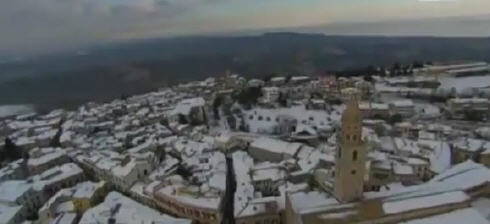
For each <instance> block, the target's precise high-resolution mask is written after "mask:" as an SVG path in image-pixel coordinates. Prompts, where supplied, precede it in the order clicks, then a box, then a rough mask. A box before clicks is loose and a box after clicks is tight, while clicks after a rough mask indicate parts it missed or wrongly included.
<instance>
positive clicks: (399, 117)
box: [389, 114, 403, 124]
mask: <svg viewBox="0 0 490 224" xmlns="http://www.w3.org/2000/svg"><path fill="white" fill-rule="evenodd" d="M402 121H403V117H402V115H401V114H393V115H392V116H391V117H390V120H389V123H390V124H395V123H399V122H402Z"/></svg>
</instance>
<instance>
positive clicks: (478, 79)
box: [439, 74, 490, 92]
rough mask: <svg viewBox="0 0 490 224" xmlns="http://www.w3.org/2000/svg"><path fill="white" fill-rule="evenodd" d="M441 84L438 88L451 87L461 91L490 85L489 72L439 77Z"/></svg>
mask: <svg viewBox="0 0 490 224" xmlns="http://www.w3.org/2000/svg"><path fill="white" fill-rule="evenodd" d="M439 81H440V82H441V86H440V87H439V88H443V89H452V88H455V89H456V91H458V92H461V91H463V90H465V89H469V88H485V87H490V74H488V75H485V76H468V77H441V78H440V79H439Z"/></svg>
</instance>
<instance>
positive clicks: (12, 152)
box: [4, 138, 22, 161]
mask: <svg viewBox="0 0 490 224" xmlns="http://www.w3.org/2000/svg"><path fill="white" fill-rule="evenodd" d="M4 149H5V155H6V157H7V159H8V160H9V161H14V160H17V159H20V158H22V152H21V149H19V147H17V146H16V145H15V143H14V142H13V141H12V140H11V139H10V138H6V139H5V146H4Z"/></svg>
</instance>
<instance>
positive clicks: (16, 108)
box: [0, 105, 34, 118]
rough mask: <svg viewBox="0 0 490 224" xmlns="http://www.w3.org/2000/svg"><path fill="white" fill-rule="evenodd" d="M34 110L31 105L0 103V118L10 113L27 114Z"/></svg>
mask: <svg viewBox="0 0 490 224" xmlns="http://www.w3.org/2000/svg"><path fill="white" fill-rule="evenodd" d="M31 112H34V107H33V106H31V105H2V106H0V118H2V117H8V116H12V115H19V114H27V113H31Z"/></svg>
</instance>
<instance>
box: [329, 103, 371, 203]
mask: <svg viewBox="0 0 490 224" xmlns="http://www.w3.org/2000/svg"><path fill="white" fill-rule="evenodd" d="M360 115H361V114H360V110H359V105H358V102H357V100H355V99H351V100H350V102H349V103H348V104H347V108H346V109H345V110H344V113H343V114H342V120H341V121H342V124H341V130H340V133H339V134H338V141H337V142H338V144H339V145H338V148H337V155H336V157H335V160H336V162H335V183H334V195H335V197H336V198H337V200H339V201H341V202H352V201H355V200H358V199H360V198H361V197H362V193H363V182H364V173H365V169H366V165H365V164H366V162H365V160H366V147H365V144H364V142H363V140H362V123H361V117H360Z"/></svg>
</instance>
